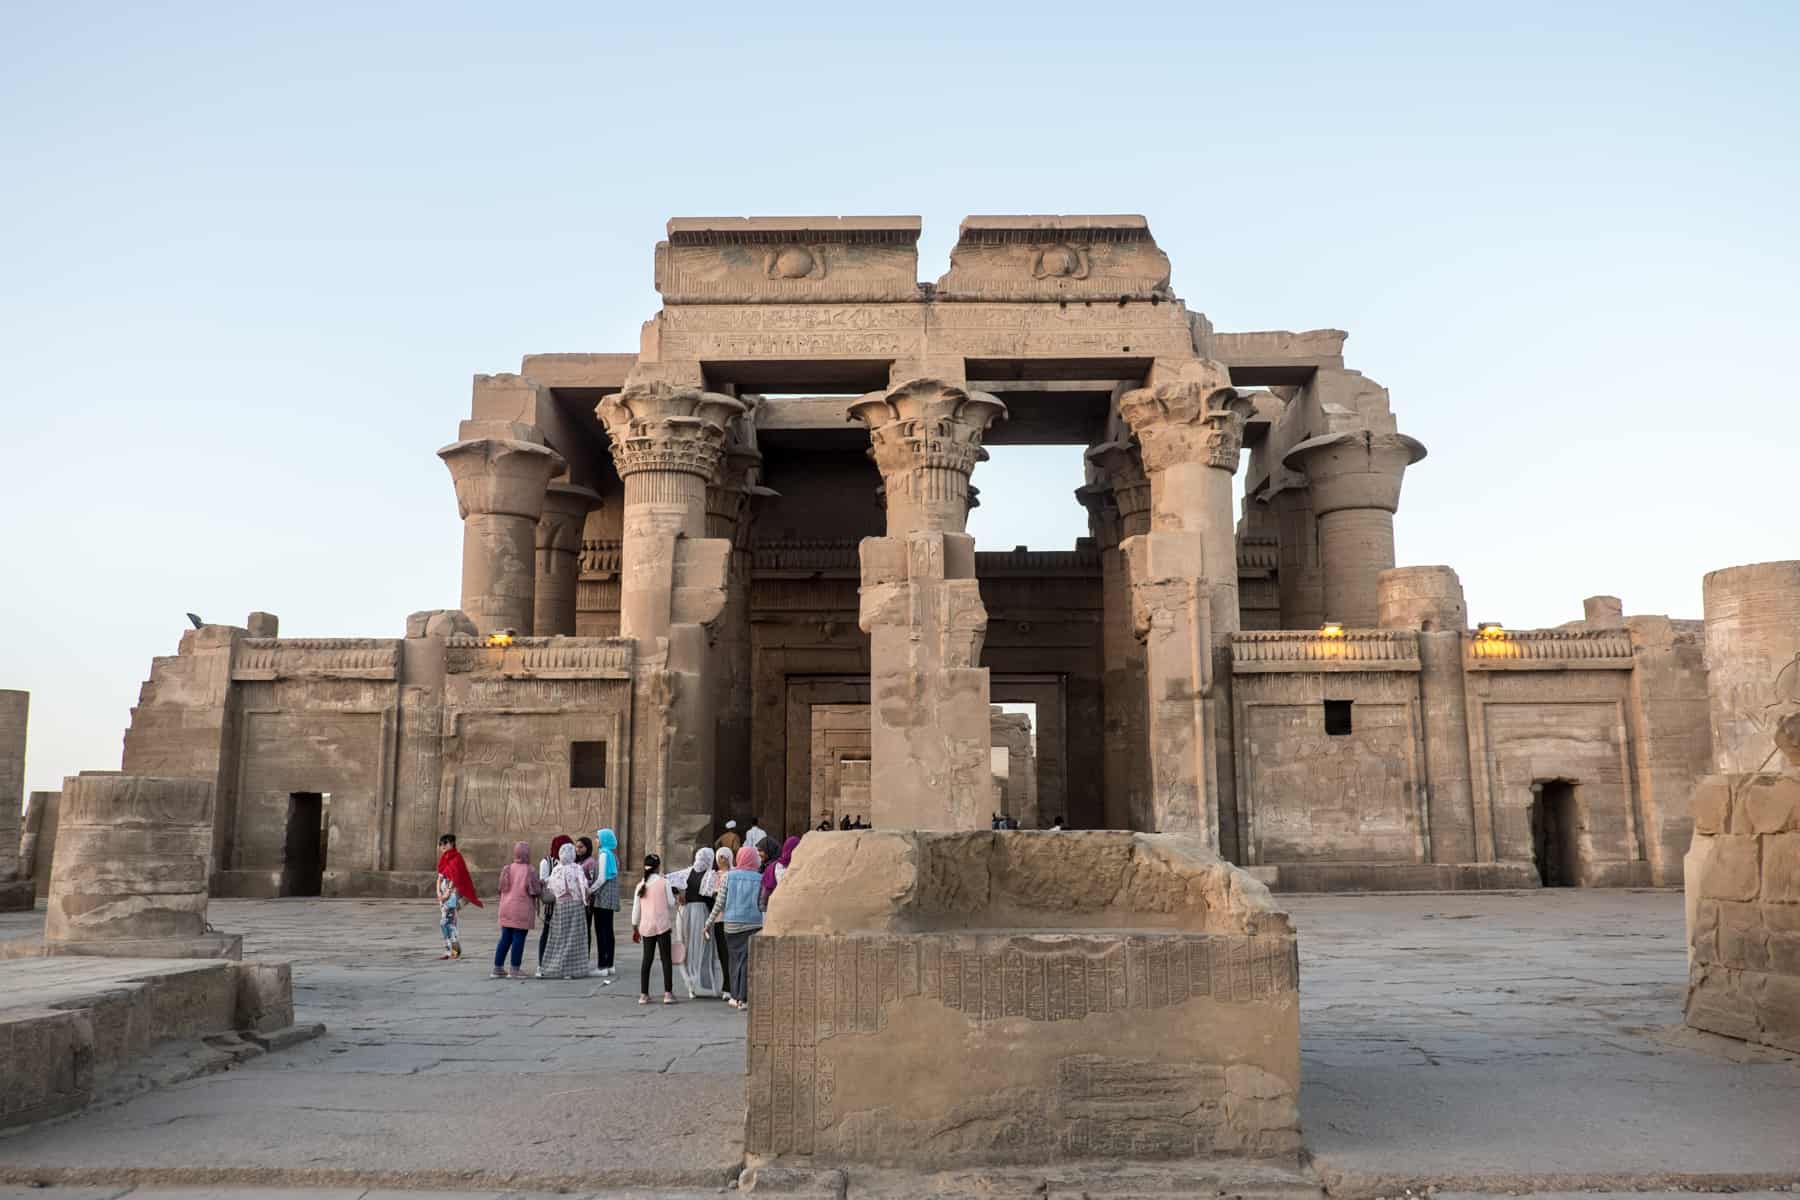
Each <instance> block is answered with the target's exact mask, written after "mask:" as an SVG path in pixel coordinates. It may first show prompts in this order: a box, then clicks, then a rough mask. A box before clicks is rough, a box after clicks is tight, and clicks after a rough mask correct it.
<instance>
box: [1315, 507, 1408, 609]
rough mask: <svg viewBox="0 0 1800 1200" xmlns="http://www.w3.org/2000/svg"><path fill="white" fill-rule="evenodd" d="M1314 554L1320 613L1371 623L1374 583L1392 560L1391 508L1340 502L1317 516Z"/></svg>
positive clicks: (1374, 602) (1392, 521)
mask: <svg viewBox="0 0 1800 1200" xmlns="http://www.w3.org/2000/svg"><path fill="white" fill-rule="evenodd" d="M1319 559H1320V566H1321V568H1322V569H1323V571H1324V575H1325V592H1324V598H1325V619H1326V620H1327V621H1337V622H1339V623H1340V624H1342V625H1344V626H1346V627H1347V628H1352V629H1373V628H1374V627H1375V622H1376V601H1375V584H1376V580H1377V579H1379V578H1380V576H1381V573H1382V572H1383V571H1386V570H1389V569H1391V568H1392V567H1393V565H1394V514H1393V513H1391V512H1388V511H1386V510H1385V509H1380V508H1340V509H1338V510H1337V511H1336V512H1328V513H1326V514H1325V515H1324V516H1322V517H1320V518H1319Z"/></svg>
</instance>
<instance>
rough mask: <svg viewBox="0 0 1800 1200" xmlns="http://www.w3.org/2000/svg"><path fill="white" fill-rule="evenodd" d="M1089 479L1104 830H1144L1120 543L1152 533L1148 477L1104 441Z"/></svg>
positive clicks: (1136, 687)
mask: <svg viewBox="0 0 1800 1200" xmlns="http://www.w3.org/2000/svg"><path fill="white" fill-rule="evenodd" d="M1087 461H1088V464H1089V467H1090V470H1091V472H1092V474H1093V476H1094V482H1093V483H1090V484H1088V485H1087V486H1085V487H1083V488H1081V489H1079V490H1078V491H1077V492H1076V496H1077V497H1078V498H1079V499H1080V500H1081V502H1082V504H1083V505H1084V506H1086V507H1087V510H1088V530H1089V532H1090V533H1091V534H1092V535H1093V538H1094V540H1095V542H1096V543H1097V544H1098V546H1099V548H1100V603H1101V618H1100V619H1101V631H1100V655H1101V682H1100V686H1101V704H1102V711H1103V716H1102V732H1103V737H1104V744H1103V753H1104V758H1103V764H1104V765H1103V770H1104V772H1105V775H1104V779H1105V786H1104V793H1103V813H1104V820H1105V823H1106V827H1107V828H1108V829H1137V830H1146V831H1147V830H1149V829H1150V828H1151V825H1150V822H1151V816H1150V808H1149V800H1150V751H1149V732H1148V727H1147V722H1146V719H1145V705H1146V700H1147V693H1146V691H1145V683H1144V646H1143V643H1142V642H1140V641H1138V638H1137V634H1136V632H1135V631H1134V630H1133V628H1132V621H1131V579H1130V575H1129V572H1128V571H1127V569H1126V565H1125V555H1124V551H1123V550H1122V549H1121V546H1122V545H1123V544H1124V542H1125V540H1126V539H1128V538H1133V537H1139V536H1141V535H1143V534H1146V533H1148V532H1149V531H1150V480H1149V477H1148V476H1146V475H1145V474H1144V464H1143V462H1142V461H1141V460H1140V459H1139V458H1138V453H1137V448H1136V447H1134V446H1132V445H1130V444H1128V443H1125V442H1103V443H1101V444H1100V445H1098V446H1094V447H1092V448H1091V449H1089V450H1088V452H1087Z"/></svg>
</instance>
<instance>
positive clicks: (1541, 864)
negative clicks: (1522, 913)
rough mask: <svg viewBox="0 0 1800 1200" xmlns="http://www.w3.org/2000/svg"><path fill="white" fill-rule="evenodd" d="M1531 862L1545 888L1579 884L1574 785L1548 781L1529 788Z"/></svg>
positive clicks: (1577, 817)
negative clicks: (1530, 795) (1530, 796)
mask: <svg viewBox="0 0 1800 1200" xmlns="http://www.w3.org/2000/svg"><path fill="white" fill-rule="evenodd" d="M1531 793H1532V799H1531V861H1532V864H1533V865H1534V866H1535V867H1537V873H1538V882H1540V883H1542V884H1543V885H1544V886H1545V887H1575V886H1576V885H1577V884H1579V883H1580V878H1579V876H1580V870H1581V854H1580V850H1579V848H1578V845H1577V842H1578V838H1579V835H1580V832H1581V830H1580V822H1579V815H1578V810H1577V809H1576V807H1575V784H1574V783H1573V782H1571V781H1570V780H1567V779H1548V780H1544V781H1543V782H1541V783H1534V784H1532V785H1531Z"/></svg>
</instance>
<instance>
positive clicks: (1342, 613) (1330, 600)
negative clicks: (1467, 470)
mask: <svg viewBox="0 0 1800 1200" xmlns="http://www.w3.org/2000/svg"><path fill="white" fill-rule="evenodd" d="M1424 457H1425V447H1424V446H1423V445H1421V444H1420V443H1419V442H1418V441H1417V440H1416V439H1414V438H1410V437H1407V436H1406V435H1405V434H1401V433H1377V432H1374V431H1372V430H1367V429H1361V430H1354V431H1350V432H1344V433H1332V434H1326V435H1324V436H1322V437H1315V438H1309V439H1308V440H1306V441H1304V442H1301V443H1300V444H1299V445H1298V446H1295V447H1294V448H1293V449H1292V450H1289V451H1288V452H1287V454H1286V455H1284V456H1283V458H1282V463H1283V465H1284V466H1286V467H1288V468H1289V469H1290V470H1295V471H1304V472H1305V473H1306V477H1307V480H1308V481H1309V483H1310V484H1311V492H1312V511H1313V515H1314V516H1315V517H1317V518H1318V535H1319V569H1320V572H1321V574H1322V575H1323V577H1324V595H1323V605H1324V610H1325V611H1324V619H1325V620H1327V621H1335V622H1337V623H1338V624H1340V625H1343V626H1345V627H1346V628H1352V629H1370V628H1373V627H1374V626H1375V622H1376V619H1377V608H1378V601H1377V596H1376V594H1377V591H1378V585H1377V580H1378V579H1379V577H1380V575H1381V573H1382V572H1383V571H1386V570H1388V569H1390V568H1391V567H1392V566H1393V565H1394V513H1395V511H1396V510H1397V509H1398V508H1399V507H1400V483H1401V478H1402V476H1403V475H1404V474H1405V472H1406V468H1407V467H1409V466H1411V465H1412V464H1413V463H1416V462H1418V461H1419V460H1420V459H1422V458H1424Z"/></svg>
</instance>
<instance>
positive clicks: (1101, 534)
mask: <svg viewBox="0 0 1800 1200" xmlns="http://www.w3.org/2000/svg"><path fill="white" fill-rule="evenodd" d="M1075 499H1076V500H1078V501H1079V502H1080V503H1081V507H1083V508H1085V509H1087V515H1088V536H1089V537H1091V538H1093V539H1094V542H1095V544H1097V545H1098V546H1099V547H1100V549H1102V550H1113V549H1117V548H1118V545H1119V542H1120V541H1121V540H1122V538H1121V536H1120V533H1119V524H1120V522H1119V506H1118V504H1117V503H1116V502H1115V501H1114V500H1113V493H1112V489H1111V488H1110V487H1107V486H1106V485H1105V484H1104V483H1084V484H1082V485H1081V486H1080V487H1078V488H1076V489H1075Z"/></svg>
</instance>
